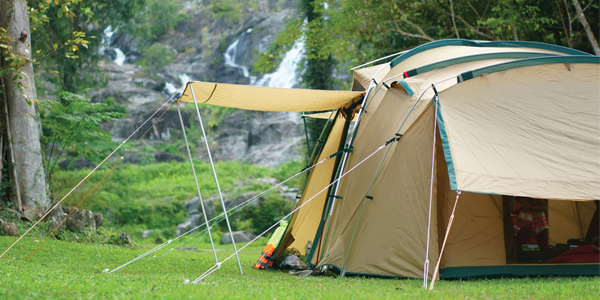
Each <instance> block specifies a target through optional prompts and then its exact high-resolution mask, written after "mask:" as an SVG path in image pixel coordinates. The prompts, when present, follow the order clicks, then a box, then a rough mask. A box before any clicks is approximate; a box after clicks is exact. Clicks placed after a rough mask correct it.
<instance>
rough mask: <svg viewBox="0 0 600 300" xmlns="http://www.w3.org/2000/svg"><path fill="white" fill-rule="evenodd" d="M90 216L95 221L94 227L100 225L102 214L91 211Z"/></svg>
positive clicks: (102, 218)
mask: <svg viewBox="0 0 600 300" xmlns="http://www.w3.org/2000/svg"><path fill="white" fill-rule="evenodd" d="M92 217H93V218H94V221H95V223H96V228H98V227H102V223H104V216H102V214H101V213H97V212H95V213H92Z"/></svg>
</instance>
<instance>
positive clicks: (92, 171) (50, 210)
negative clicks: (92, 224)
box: [0, 86, 183, 258]
mask: <svg viewBox="0 0 600 300" xmlns="http://www.w3.org/2000/svg"><path fill="white" fill-rule="evenodd" d="M182 89H183V86H182V87H180V88H179V90H177V92H180V91H181V90H182ZM175 95H177V93H175V94H173V95H172V96H171V97H170V98H169V99H168V100H167V101H165V103H163V104H162V105H161V106H160V107H159V108H158V109H157V110H156V111H155V112H154V113H153V114H152V115H151V116H150V117H149V118H148V119H146V121H144V123H142V125H140V127H138V128H137V129H136V130H135V131H134V132H133V133H131V134H130V135H129V136H128V137H127V138H126V139H125V140H124V141H123V142H122V143H121V144H119V146H117V148H115V150H113V151H112V152H111V153H110V154H109V155H108V156H107V157H106V158H105V159H104V160H102V162H100V163H99V164H98V165H97V166H96V167H95V168H94V169H92V170H91V171H90V172H89V173H88V174H87V175H86V176H85V177H84V178H83V179H81V181H79V183H78V184H77V185H75V186H74V187H73V188H72V189H71V190H70V191H69V192H68V193H67V194H66V195H64V196H63V197H62V199H60V200H59V201H58V202H56V203H55V204H54V206H52V208H51V209H49V210H48V211H47V212H46V213H45V214H44V216H42V217H41V218H40V219H39V220H37V222H35V224H33V225H32V226H31V227H30V228H29V229H27V231H25V233H23V235H21V236H20V237H19V238H18V239H17V240H16V241H15V242H14V243H13V244H12V245H11V246H10V247H8V249H6V250H5V251H4V252H3V253H2V254H0V258H1V257H2V256H4V254H6V252H8V251H9V250H10V249H11V248H12V247H14V245H16V244H17V243H18V242H19V241H20V240H21V239H22V238H23V237H25V235H27V234H28V233H29V231H31V230H32V229H33V228H34V227H35V226H37V224H38V223H40V222H41V221H42V220H44V219H45V218H46V217H47V216H48V214H50V212H52V211H53V210H54V209H55V208H56V207H57V206H58V205H59V204H60V203H61V202H63V200H65V199H66V198H67V197H68V196H69V195H71V193H73V191H74V190H76V189H77V188H78V187H79V186H80V185H81V184H82V183H83V182H84V181H86V180H87V179H88V177H90V176H91V175H92V173H94V172H95V171H96V170H98V168H100V166H102V164H104V162H106V161H107V160H108V159H109V158H110V157H112V155H113V154H115V152H117V150H119V149H120V148H121V147H122V146H123V145H125V143H126V142H127V141H129V139H130V138H131V137H133V135H134V134H136V133H137V132H138V131H139V130H140V129H142V127H144V125H146V123H148V121H150V120H151V119H152V118H153V117H154V116H155V115H156V114H157V113H158V112H159V111H160V110H161V109H162V108H163V107H164V106H165V105H167V103H169V102H170V101H171V100H172V99H173V97H175Z"/></svg>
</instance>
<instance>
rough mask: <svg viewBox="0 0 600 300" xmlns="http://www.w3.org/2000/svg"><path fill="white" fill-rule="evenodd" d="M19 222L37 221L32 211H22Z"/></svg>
mask: <svg viewBox="0 0 600 300" xmlns="http://www.w3.org/2000/svg"><path fill="white" fill-rule="evenodd" d="M21 220H23V221H27V222H33V221H35V220H37V215H36V213H35V212H34V211H33V210H30V209H24V210H23V214H22V215H21Z"/></svg>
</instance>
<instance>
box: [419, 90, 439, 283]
mask: <svg viewBox="0 0 600 300" xmlns="http://www.w3.org/2000/svg"><path fill="white" fill-rule="evenodd" d="M432 86H433V85H432ZM433 107H434V108H433V150H431V182H430V184H429V213H428V216H427V246H426V249H425V263H424V264H423V288H427V277H428V275H429V240H430V234H431V206H432V203H433V175H434V174H433V173H434V170H435V144H436V133H437V132H436V130H437V110H438V106H437V95H436V96H434V99H433Z"/></svg>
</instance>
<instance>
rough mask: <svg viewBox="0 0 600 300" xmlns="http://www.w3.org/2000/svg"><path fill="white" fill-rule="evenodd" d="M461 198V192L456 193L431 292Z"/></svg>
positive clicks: (430, 288) (432, 280)
mask: <svg viewBox="0 0 600 300" xmlns="http://www.w3.org/2000/svg"><path fill="white" fill-rule="evenodd" d="M459 197H460V190H457V191H456V200H454V208H452V214H451V215H450V220H448V228H446V235H445V236H444V243H443V244H442V249H441V250H440V256H439V257H438V261H437V264H436V265H435V272H434V273H433V277H432V278H431V285H430V286H429V290H430V291H432V290H433V286H434V285H435V278H436V277H437V276H438V273H439V272H440V263H441V262H442V254H444V248H446V241H448V234H450V228H451V227H452V221H454V212H455V211H456V204H457V203H458V198H459Z"/></svg>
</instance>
